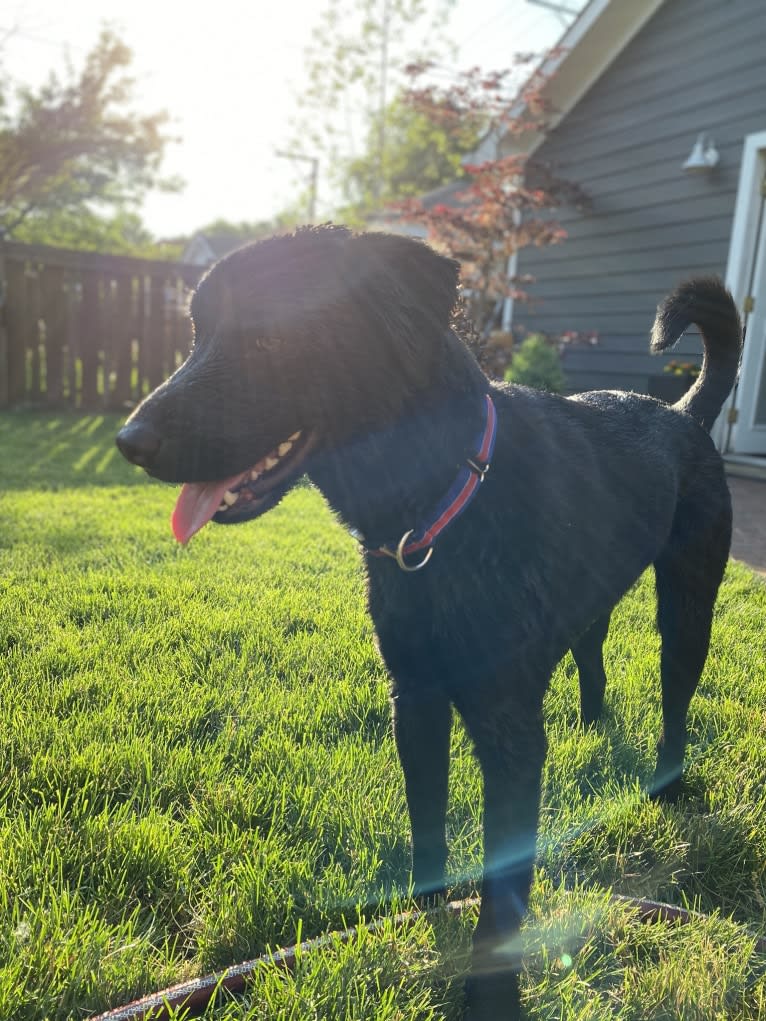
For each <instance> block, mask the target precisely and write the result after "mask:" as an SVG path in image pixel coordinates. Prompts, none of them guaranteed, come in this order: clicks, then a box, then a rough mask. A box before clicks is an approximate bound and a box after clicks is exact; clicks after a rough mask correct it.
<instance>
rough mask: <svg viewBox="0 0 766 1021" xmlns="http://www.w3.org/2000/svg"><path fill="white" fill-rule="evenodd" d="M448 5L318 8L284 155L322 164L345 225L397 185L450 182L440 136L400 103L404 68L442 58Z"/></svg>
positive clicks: (421, 187) (332, 2)
mask: <svg viewBox="0 0 766 1021" xmlns="http://www.w3.org/2000/svg"><path fill="white" fill-rule="evenodd" d="M454 2H455V0H439V2H438V3H437V4H436V5H434V4H432V3H428V2H427V0H326V2H325V6H324V7H323V9H322V12H321V14H320V17H319V21H318V24H317V26H316V28H315V30H314V32H313V34H312V43H311V45H310V46H309V47H308V48H307V50H306V53H305V66H306V69H307V73H308V86H307V87H306V89H304V90H303V92H302V93H301V95H300V98H299V113H298V116H297V118H296V120H295V123H294V127H295V132H294V138H293V140H292V141H291V142H290V143H289V149H290V151H292V152H302V153H303V154H304V155H306V156H309V157H315V158H318V159H319V165H320V175H321V181H322V184H323V186H324V187H325V188H326V187H327V186H328V185H329V188H330V190H331V191H332V199H331V202H332V204H333V205H334V206H338V205H343V204H344V203H345V209H344V215H350V216H351V218H352V219H357V220H358V219H359V218H360V216H362V215H363V214H364V213H365V212H367V211H369V210H370V209H371V208H377V207H379V206H380V204H381V203H382V202H383V201H384V200H385V199H386V198H388V197H391V196H397V197H399V196H400V195H401V192H399V191H398V187H399V185H400V184H401V182H403V181H407V185H408V187H411V190H409V191H406V192H405V193H404V194H416V193H418V192H422V191H427V190H428V189H429V188H432V187H435V186H436V185H437V184H440V183H443V182H444V181H445V180H449V179H450V175H452V176H454V167H455V161H456V157H455V155H454V153H453V152H452V151H450V153H449V154H447V153H446V151H445V149H446V138H445V136H444V134H443V133H442V132H440V131H434V128H433V125H429V124H428V123H427V122H426V121H425V120H424V119H423V118H420V117H416V116H414V111H412V110H407V109H406V108H405V105H404V104H403V103H402V102H401V101H400V100H399V98H398V97H399V93H400V92H401V90H402V88H403V86H404V84H405V70H406V68H407V67H408V66H409V65H410V64H412V63H413V62H415V61H418V60H420V61H422V60H425V59H427V58H435V57H437V56H439V55H442V54H445V53H446V52H448V51H449V49H450V47H449V44H448V42H447V40H446V38H445V36H444V34H443V29H444V26H445V25H446V23H447V20H448V15H449V10H450V8H451V7H452V6H453V5H454ZM429 148H430V149H431V150H433V151H429ZM455 151H456V150H455ZM457 159H458V162H459V157H457ZM421 173H422V177H420V178H419V176H418V175H419V174H421Z"/></svg>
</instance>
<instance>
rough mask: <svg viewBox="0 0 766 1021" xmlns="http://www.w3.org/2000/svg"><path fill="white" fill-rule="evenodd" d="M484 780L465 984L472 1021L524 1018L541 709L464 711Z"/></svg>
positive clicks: (542, 747) (542, 744)
mask: <svg viewBox="0 0 766 1021" xmlns="http://www.w3.org/2000/svg"><path fill="white" fill-rule="evenodd" d="M463 715H464V718H465V720H466V725H467V727H468V731H469V733H470V734H471V737H472V738H473V741H474V745H475V749H476V755H477V757H478V759H479V762H480V765H481V769H482V773H483V775H484V879H483V882H482V896H481V911H480V914H479V921H478V924H477V926H476V931H475V933H474V945H473V968H472V975H471V978H470V980H469V983H468V987H467V1006H468V1015H467V1016H468V1017H469V1018H470V1021H516V1019H518V1018H520V1017H521V1003H520V996H519V971H520V970H521V956H522V953H521V937H520V933H519V928H520V925H521V921H522V918H523V916H524V915H525V913H526V910H527V903H528V900H529V889H530V886H531V885H532V874H533V868H534V860H535V845H536V837H537V822H538V814H539V807H540V783H541V775H542V768H543V763H544V760H545V752H546V739H545V731H544V729H543V723H542V714H541V712H540V711H530V710H528V709H526V710H525V708H524V707H521V706H519V705H518V704H513V705H508V706H500V707H498V706H493V705H491V704H486V703H484V702H483V700H482V703H481V704H479V705H472V706H471V709H470V711H469V712H467V713H463Z"/></svg>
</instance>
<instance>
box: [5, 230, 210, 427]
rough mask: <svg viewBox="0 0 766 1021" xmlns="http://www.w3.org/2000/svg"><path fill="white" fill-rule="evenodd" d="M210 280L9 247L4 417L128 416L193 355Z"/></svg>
mask: <svg viewBox="0 0 766 1021" xmlns="http://www.w3.org/2000/svg"><path fill="white" fill-rule="evenodd" d="M201 272H202V270H201V269H200V267H198V266H190V265H186V264H184V263H174V262H159V261H153V260H150V259H133V258H127V257H124V256H116V255H99V254H97V253H94V252H77V251H69V250H67V249H63V248H48V247H45V246H42V245H22V244H17V243H15V242H6V243H2V242H0V288H1V290H0V295H1V297H2V307H0V407H12V406H16V405H20V404H35V405H48V406H50V407H67V406H68V407H72V408H81V409H82V410H85V411H97V410H104V409H109V408H112V409H125V408H127V407H129V406H130V405H131V404H133V403H136V402H137V401H139V400H140V399H141V398H142V397H143V396H144V395H145V394H147V393H148V392H149V391H150V390H151V389H153V388H154V387H155V386H157V384H159V383H161V382H162V380H163V379H165V378H166V377H167V376H169V375H170V373H171V372H172V371H173V370H174V369H175V368H176V367H177V366H178V365H180V363H181V361H183V359H184V358H185V357H186V355H187V354H188V352H189V347H190V345H191V323H190V321H189V318H188V315H187V304H188V291H189V288H191V287H193V286H194V285H195V284H196V282H197V280H198V278H199V276H200V275H201Z"/></svg>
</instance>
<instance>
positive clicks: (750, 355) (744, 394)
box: [732, 198, 766, 454]
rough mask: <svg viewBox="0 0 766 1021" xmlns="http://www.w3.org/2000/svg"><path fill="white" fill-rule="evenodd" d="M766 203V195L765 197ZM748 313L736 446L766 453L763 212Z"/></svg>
mask: <svg viewBox="0 0 766 1021" xmlns="http://www.w3.org/2000/svg"><path fill="white" fill-rule="evenodd" d="M762 201H763V202H764V204H766V198H764V199H763V200H762ZM748 298H749V301H748V302H747V305H746V309H750V306H751V304H752V310H750V311H746V313H745V324H746V326H745V349H744V351H743V354H742V367H741V369H740V373H739V387H738V391H737V402H736V409H737V421H736V422H735V423H734V430H733V434H732V449H733V451H734V452H735V453H737V454H766V224H764V215H763V211H762V212H761V217H760V231H759V238H758V247H757V250H756V259H755V269H754V273H753V285H752V291H751V293H750V295H748Z"/></svg>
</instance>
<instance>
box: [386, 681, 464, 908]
mask: <svg viewBox="0 0 766 1021" xmlns="http://www.w3.org/2000/svg"><path fill="white" fill-rule="evenodd" d="M392 706H393V717H394V737H395V739H396V747H397V751H398V753H399V761H400V762H401V764H402V771H403V772H404V785H405V790H406V794H407V808H408V809H409V815H410V825H411V827H412V882H413V886H414V892H415V895H416V896H417V897H421V898H430V897H434V896H440V895H441V894H443V893H444V868H445V865H446V863H447V838H446V833H445V826H446V817H447V792H448V781H449V745H450V731H451V726H452V705H451V703H450V701H449V699H448V698H447V696H446V695H445V694H444V693H443V692H441V691H439V690H438V689H434V688H426V689H424V690H421V689H418V688H415V687H412V688H410V687H409V686H408V687H404V686H401V685H397V684H396V683H395V684H394V693H393V697H392Z"/></svg>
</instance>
